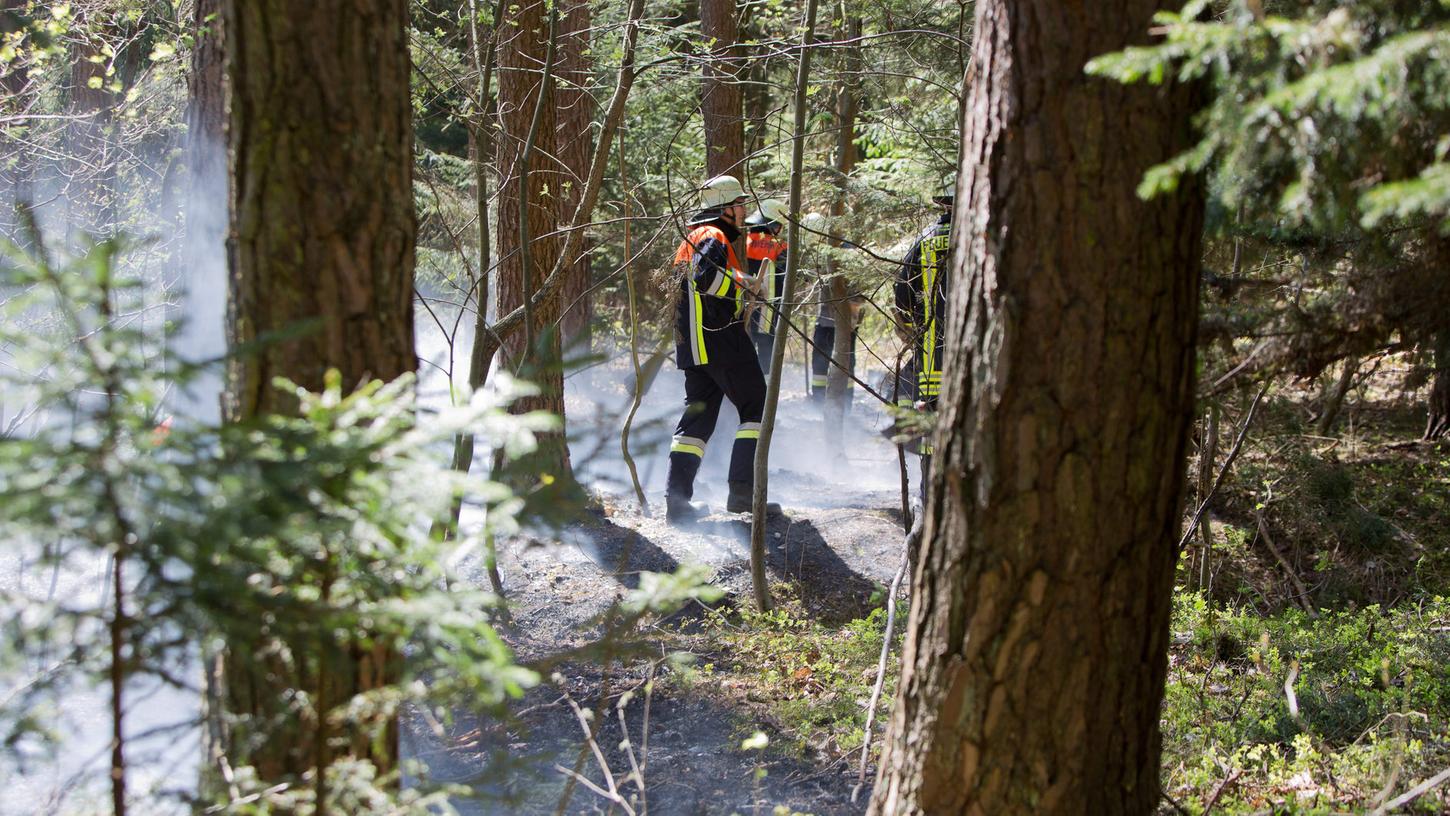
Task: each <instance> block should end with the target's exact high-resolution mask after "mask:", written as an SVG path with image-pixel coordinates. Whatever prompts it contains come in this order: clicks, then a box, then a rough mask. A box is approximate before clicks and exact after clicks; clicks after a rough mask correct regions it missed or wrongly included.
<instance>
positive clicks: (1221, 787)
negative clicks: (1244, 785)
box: [1201, 768, 1244, 816]
mask: <svg viewBox="0 0 1450 816" xmlns="http://www.w3.org/2000/svg"><path fill="white" fill-rule="evenodd" d="M1243 775H1244V772H1243V769H1242V768H1239V769H1235V770H1234V772H1233V773H1231V774H1229V775H1228V776H1226V777H1224V779H1223V781H1221V782H1219V783H1218V785H1217V787H1215V788H1214V789H1213V793H1210V794H1209V795H1208V802H1206V803H1205V804H1204V806H1203V813H1202V814H1201V816H1208V814H1209V812H1210V811H1212V810H1213V806H1214V805H1216V804H1218V798H1219V797H1220V796H1223V792H1224V791H1226V790H1228V786H1229V785H1232V784H1233V783H1235V782H1237V781H1238V778H1239V777H1240V776H1243Z"/></svg>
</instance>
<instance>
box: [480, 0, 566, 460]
mask: <svg viewBox="0 0 1450 816" xmlns="http://www.w3.org/2000/svg"><path fill="white" fill-rule="evenodd" d="M498 31H499V38H500V39H499V43H498V60H499V71H498V79H499V89H498V106H499V133H500V136H499V143H498V166H499V173H500V176H501V179H502V180H501V182H500V185H499V199H498V248H499V264H498V270H499V272H498V313H499V314H500V315H504V314H508V313H509V312H511V311H513V310H514V309H516V308H518V307H519V306H521V305H523V303H524V299H525V297H526V296H528V295H532V294H533V292H534V290H535V288H536V287H538V286H539V285H540V284H541V283H542V282H543V281H544V278H545V277H546V276H547V275H548V273H549V271H550V270H551V269H553V268H554V263H555V261H556V260H557V259H558V254H559V252H560V250H561V248H562V245H563V242H562V240H560V237H559V235H558V234H557V232H558V230H559V226H560V224H561V222H562V219H561V218H560V209H561V207H562V197H561V195H560V192H559V191H560V189H561V187H562V185H563V184H564V183H565V182H566V181H567V180H568V175H567V173H566V172H565V171H564V168H562V167H561V166H560V164H559V161H558V158H557V156H558V138H557V137H558V117H557V104H555V99H554V88H556V87H557V85H558V82H557V81H556V80H554V79H553V77H556V76H557V72H558V68H559V66H558V65H553V66H548V65H546V63H547V54H548V50H549V48H548V46H549V13H548V4H547V3H546V2H544V0H520V2H517V3H510V4H507V5H506V6H505V7H504V18H503V21H502V25H500V26H499V29H498ZM555 59H556V61H557V59H558V56H557V52H556V55H555ZM546 73H547V74H548V75H549V77H550V80H549V81H548V82H545V78H546ZM551 86H552V87H551ZM540 94H543V95H544V100H543V104H542V106H539V105H537V104H536V103H537V102H538V100H539V96H540ZM536 114H537V122H536V121H535V119H536ZM530 141H532V144H531V145H529V144H528V143H529V142H530ZM526 147H527V149H526ZM526 153H527V154H528V157H529V158H528V174H527V175H528V191H527V192H528V233H529V242H528V246H527V253H525V252H524V251H523V247H522V246H521V236H520V234H519V227H520V223H519V220H520V213H519V199H520V195H521V192H522V185H523V180H524V172H523V157H524V155H525V154H526ZM525 255H527V259H528V266H529V268H528V278H527V280H525V276H524V263H523V262H524V258H525ZM561 311H562V297H561V296H560V295H559V293H558V292H555V294H554V296H553V297H550V298H548V299H546V300H545V301H544V303H542V304H541V305H540V306H539V307H537V308H535V309H533V310H532V312H533V314H532V320H531V321H530V325H529V326H528V327H527V328H526V330H525V331H522V332H516V333H515V334H513V335H512V336H511V337H509V338H508V339H507V340H506V341H505V342H504V347H503V350H504V363H505V364H506V365H507V366H508V367H509V368H510V369H515V370H519V371H520V373H521V374H522V375H523V376H524V377H526V378H527V379H529V380H531V381H533V382H534V383H536V384H537V385H538V386H539V387H540V389H541V392H540V394H539V395H538V396H535V397H529V398H526V399H523V400H520V401H519V402H518V403H516V404H515V405H514V410H516V411H518V412H525V411H535V410H543V411H549V412H550V413H553V414H556V415H558V416H560V417H563V416H564V371H563V364H562V352H561V348H562V347H561V344H560V332H559V318H560V314H561ZM530 342H532V343H533V348H532V349H528V353H527V354H526V349H527V345H528V343H530ZM531 461H532V463H533V464H532V466H531V468H530V469H531V470H536V471H537V472H539V473H544V474H549V475H551V476H554V477H569V476H570V475H571V473H572V471H571V469H570V464H569V447H568V445H567V443H566V441H565V438H564V435H563V434H562V433H558V434H547V435H544V436H541V437H540V440H539V450H538V452H537V453H536V454H534V455H533V457H532V460H531Z"/></svg>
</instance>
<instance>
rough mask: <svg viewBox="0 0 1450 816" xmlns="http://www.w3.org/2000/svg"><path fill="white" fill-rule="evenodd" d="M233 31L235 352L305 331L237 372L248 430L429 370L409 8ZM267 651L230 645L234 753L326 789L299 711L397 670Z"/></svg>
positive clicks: (248, 20)
mask: <svg viewBox="0 0 1450 816" xmlns="http://www.w3.org/2000/svg"><path fill="white" fill-rule="evenodd" d="M223 25H224V28H225V30H226V33H227V46H228V47H227V49H226V51H227V76H228V79H229V81H230V83H231V119H230V129H229V138H230V141H231V146H232V150H231V161H232V165H231V177H232V182H233V190H232V202H233V203H232V207H233V210H232V227H231V232H232V236H233V245H232V247H231V258H230V272H231V287H230V288H231V302H230V304H229V313H228V315H229V323H230V333H231V341H232V343H233V345H234V346H236V345H241V344H253V343H255V342H256V341H258V340H259V339H262V338H265V337H267V336H268V335H272V334H276V333H279V332H291V334H287V335H284V336H282V337H281V338H279V339H276V340H275V341H274V342H270V343H267V344H263V345H260V346H259V347H256V348H255V349H253V350H252V352H251V353H250V354H247V355H239V356H238V357H236V358H235V359H234V360H233V361H232V363H231V369H230V372H229V374H230V383H229V385H230V388H229V396H228V405H227V408H228V412H227V413H228V416H229V417H230V418H232V419H237V420H241V419H247V418H250V417H254V416H257V415H260V414H266V413H290V412H291V411H293V410H295V407H296V399H295V397H294V396H292V395H290V394H288V393H285V392H283V391H280V390H278V389H276V388H274V387H273V386H272V384H271V381H272V379H273V378H274V377H279V376H280V377H286V378H288V379H290V380H292V381H293V382H296V383H297V384H299V385H301V386H303V387H306V388H309V389H312V390H321V389H322V388H323V387H324V374H325V372H326V371H327V370H329V369H337V370H338V371H339V372H340V373H341V377H342V382H343V384H344V387H345V388H348V389H351V388H354V387H356V386H357V385H359V384H361V383H364V382H367V381H370V380H375V379H377V380H393V379H396V378H397V377H399V376H401V375H403V374H406V373H410V372H412V371H414V369H415V368H416V366H417V359H416V355H415V353H414V347H413V268H414V247H415V242H416V235H417V224H416V219H415V217H414V212H413V184H412V181H413V129H412V105H411V99H410V93H409V79H410V71H411V65H410V60H409V52H408V40H407V33H408V4H407V3H406V2H405V0H319V2H313V3H302V4H298V3H291V2H284V0H267V1H266V2H240V0H228V1H227V2H226V4H225V20H224V23H223ZM299 330H300V331H299ZM324 567H325V565H319V566H318V568H319V569H323V568H324ZM279 580H281V579H279ZM262 640H263V642H258V643H242V642H232V643H228V644H227V653H226V655H225V663H226V667H225V669H224V672H223V673H224V683H225V686H226V688H225V699H226V705H227V708H228V710H229V714H230V715H232V716H234V717H237V718H239V719H238V721H239V722H240V723H241V724H242V725H241V726H240V727H238V728H234V729H233V734H232V738H231V742H232V745H231V746H230V750H229V752H228V753H229V755H230V759H232V761H234V762H237V761H244V762H247V763H248V764H250V765H252V766H253V767H254V768H255V770H256V773H257V774H258V777H259V781H260V782H261V783H262V784H264V785H270V784H275V783H281V782H287V783H290V784H297V783H298V782H299V780H301V778H302V777H303V776H304V775H305V774H308V773H319V772H320V769H321V767H322V765H323V763H324V762H326V761H327V759H328V758H329V753H328V752H329V750H331V749H330V748H329V747H328V746H327V745H325V744H323V742H322V741H320V740H319V739H318V737H319V736H323V737H325V736H326V734H325V733H322V734H319V732H318V729H317V728H316V724H313V726H311V727H309V726H307V725H305V724H304V723H303V722H302V721H301V720H300V719H299V718H298V716H297V712H296V711H295V710H294V708H295V699H306V700H308V701H310V702H311V704H312V705H313V706H315V708H316V710H317V711H319V712H326V711H327V710H328V708H329V707H331V706H334V705H337V704H340V703H342V702H344V701H346V700H348V699H350V698H351V697H352V696H353V695H355V694H357V693H360V692H363V691H367V690H369V689H374V688H380V687H383V686H386V685H388V684H389V683H392V682H395V681H396V679H397V677H398V669H399V660H398V657H397V653H396V651H395V650H394V648H393V644H392V643H390V642H388V641H387V640H385V639H380V640H379V641H377V642H376V643H375V644H373V645H372V646H370V647H364V646H363V645H361V644H359V643H353V642H331V641H329V642H326V643H324V644H323V645H322V647H320V648H318V649H317V650H315V652H314V651H312V650H309V652H308V653H297V654H294V655H293V656H292V658H293V660H294V661H295V665H290V666H289V665H284V664H282V662H281V661H278V660H275V659H269V658H268V657H267V656H266V655H267V654H268V652H267V648H268V646H269V645H270V642H269V641H270V638H269V637H267V636H266V628H265V627H264V637H263V638H262ZM329 655H332V656H333V657H335V660H330V659H329ZM324 663H325V664H327V665H323V664H324ZM288 689H295V690H297V692H298V694H297V695H296V696H295V697H294V695H292V694H287V693H285V692H286V691H287V690H288ZM263 728H265V730H260V729H263ZM397 736H398V734H397V728H396V723H391V724H389V725H387V726H386V727H385V730H384V733H383V734H382V736H381V737H379V738H378V739H377V740H375V741H371V742H366V743H364V742H360V741H359V740H353V741H352V743H351V745H350V749H349V750H350V751H351V755H352V756H353V757H355V758H357V759H366V760H369V761H371V762H372V763H373V764H374V766H375V767H376V768H377V769H378V771H379V772H380V773H387V772H388V771H390V770H392V769H393V768H394V767H395V764H396V760H397ZM323 792H324V793H325V792H326V791H325V789H324V791H323ZM324 805H325V803H319V805H318V808H319V810H318V812H319V813H321V812H322V808H323V807H324Z"/></svg>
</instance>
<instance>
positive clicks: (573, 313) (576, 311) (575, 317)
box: [554, 0, 596, 353]
mask: <svg viewBox="0 0 1450 816" xmlns="http://www.w3.org/2000/svg"><path fill="white" fill-rule="evenodd" d="M589 27H590V8H589V2H588V0H569V2H565V3H564V5H563V7H562V9H561V13H560V16H559V68H558V75H559V76H558V79H557V85H556V89H555V92H554V101H555V106H556V107H557V108H558V126H559V161H560V162H561V163H562V164H563V165H564V172H565V178H564V180H563V183H562V185H561V187H560V189H559V196H560V198H561V200H562V201H561V205H562V209H561V210H560V212H561V213H572V212H574V210H575V209H576V208H577V207H578V206H579V199H580V197H581V195H582V194H583V192H584V179H585V178H587V177H588V176H589V162H590V160H591V159H592V158H593V157H594V129H593V125H594V112H595V107H596V106H595V104H594V96H593V95H592V94H590V93H589V86H590V84H591V81H590V78H591V76H592V70H591V69H592V67H593V66H592V64H591V63H592V61H593V58H592V57H591V56H590V53H589V44H590V31H589ZM590 249H591V247H590V245H589V242H588V240H587V239H586V241H585V242H584V245H583V246H582V247H581V250H580V252H579V256H578V258H577V259H571V260H570V267H569V270H568V272H567V273H566V276H565V278H564V287H563V289H562V291H561V292H560V297H561V298H562V299H563V308H564V315H563V318H562V320H561V321H560V331H561V332H562V334H563V341H564V346H565V347H566V348H570V349H572V350H574V351H575V352H576V353H578V352H587V351H588V350H589V342H590V336H589V323H590V320H591V318H592V317H593V315H594V310H593V302H592V300H591V299H590V296H589V289H590V288H591V287H592V286H593V284H594V276H593V269H592V266H591V264H590V261H589V251H590Z"/></svg>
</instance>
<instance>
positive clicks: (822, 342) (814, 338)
mask: <svg viewBox="0 0 1450 816" xmlns="http://www.w3.org/2000/svg"><path fill="white" fill-rule="evenodd" d="M835 347H836V327H835V326H829V325H828V326H822V325H821V324H819V323H817V324H816V329H815V331H814V332H812V333H811V400H813V401H815V402H821V401H822V400H824V399H825V398H826V385H827V384H828V383H830V381H831V354H832V353H833V351H834V349H835ZM846 370H847V371H849V372H850V373H852V374H855V373H856V332H851V352H850V354H849V355H848V356H847V357H846ZM855 393H856V383H855V381H854V380H849V379H848V380H846V408H847V410H849V409H850V407H851V400H852V398H853V396H854V395H855Z"/></svg>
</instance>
